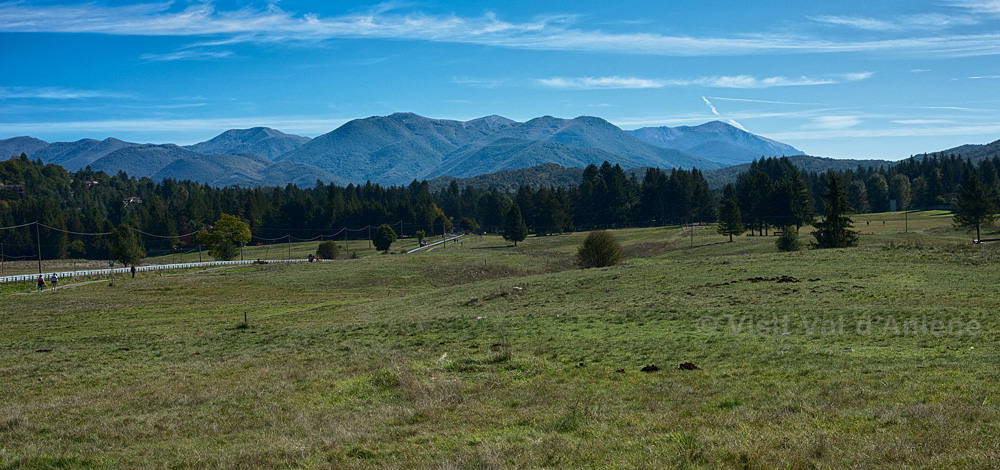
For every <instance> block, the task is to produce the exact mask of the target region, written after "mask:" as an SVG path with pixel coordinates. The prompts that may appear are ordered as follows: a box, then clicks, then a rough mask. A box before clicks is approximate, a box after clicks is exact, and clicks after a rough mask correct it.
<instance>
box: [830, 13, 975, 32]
mask: <svg viewBox="0 0 1000 470" xmlns="http://www.w3.org/2000/svg"><path fill="white" fill-rule="evenodd" d="M810 19H811V20H813V21H816V22H819V23H825V24H830V25H835V26H847V27H850V28H856V29H863V30H868V31H886V32H899V31H912V30H915V29H917V30H938V29H946V28H951V27H955V26H970V25H974V24H978V23H979V20H977V19H976V18H975V17H972V16H969V15H945V14H940V13H925V14H919V15H907V16H897V17H893V18H890V19H877V18H866V17H860V16H833V15H824V16H814V17H811V18H810Z"/></svg>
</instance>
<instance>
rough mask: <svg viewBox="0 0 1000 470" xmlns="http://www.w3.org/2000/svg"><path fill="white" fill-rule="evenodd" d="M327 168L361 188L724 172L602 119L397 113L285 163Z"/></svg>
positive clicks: (330, 137)
mask: <svg viewBox="0 0 1000 470" xmlns="http://www.w3.org/2000/svg"><path fill="white" fill-rule="evenodd" d="M279 160H283V161H296V162H301V163H306V164H310V165H314V166H317V167H319V168H323V169H325V170H328V171H330V172H332V173H335V174H337V175H339V176H342V177H344V178H345V179H347V180H349V181H353V182H357V183H361V182H364V181H369V180H370V181H377V182H379V183H382V184H405V183H407V182H409V181H412V180H414V179H418V180H419V179H425V178H433V177H437V176H454V177H469V176H475V175H478V174H482V173H488V172H491V171H500V170H516V169H520V168H526V167H530V166H532V165H537V164H540V163H557V164H560V165H586V164H589V163H601V162H603V161H604V160H608V161H613V162H615V163H620V164H622V165H623V166H629V167H637V166H659V167H675V166H679V167H692V166H697V167H699V168H718V167H719V166H720V165H719V164H717V163H714V162H711V161H708V160H705V159H702V158H699V157H696V156H693V155H689V154H686V153H684V152H680V151H677V150H672V149H664V148H660V147H656V146H654V145H651V144H648V143H646V142H643V141H641V140H639V139H638V138H636V137H634V136H632V135H630V134H628V133H626V132H625V131H623V130H621V129H620V128H618V127H617V126H614V125H613V124H611V123H609V122H607V121H605V120H603V119H600V118H596V117H586V116H584V117H578V118H575V119H560V118H554V117H551V116H544V117H540V118H536V119H532V120H530V121H527V122H524V123H518V122H515V121H512V120H510V119H506V118H503V117H500V116H487V117H484V118H479V119H473V120H471V121H465V122H462V121H451V120H442V119H431V118H426V117H423V116H418V115H416V114H413V113H396V114H392V115H389V116H375V117H370V118H365V119H356V120H353V121H350V122H348V123H347V124H344V125H343V126H341V127H339V128H337V129H335V130H334V131H332V132H330V133H327V134H324V135H322V136H319V137H317V138H315V139H313V140H312V141H310V142H309V143H307V144H305V145H303V146H302V147H300V148H298V149H296V150H293V151H291V152H289V153H286V154H284V155H282V156H281V157H279Z"/></svg>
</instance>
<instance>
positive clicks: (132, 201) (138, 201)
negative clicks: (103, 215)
mask: <svg viewBox="0 0 1000 470" xmlns="http://www.w3.org/2000/svg"><path fill="white" fill-rule="evenodd" d="M130 204H142V198H141V197H138V196H131V197H127V198H125V206H126V207H128V206H129V205H130Z"/></svg>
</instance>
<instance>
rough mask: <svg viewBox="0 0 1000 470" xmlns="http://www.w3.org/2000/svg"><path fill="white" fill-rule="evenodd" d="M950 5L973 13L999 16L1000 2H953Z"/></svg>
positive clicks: (976, 0)
mask: <svg viewBox="0 0 1000 470" xmlns="http://www.w3.org/2000/svg"><path fill="white" fill-rule="evenodd" d="M951 4H952V5H954V6H957V7H962V8H966V9H969V10H972V11H973V12H975V13H993V14H1000V0H954V1H952V2H951Z"/></svg>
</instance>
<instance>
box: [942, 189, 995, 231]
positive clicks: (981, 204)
mask: <svg viewBox="0 0 1000 470" xmlns="http://www.w3.org/2000/svg"><path fill="white" fill-rule="evenodd" d="M993 199H994V194H993V191H991V190H990V188H988V187H987V186H986V185H985V184H983V183H982V181H980V180H979V176H978V175H975V174H973V175H972V176H970V177H969V181H967V182H966V183H965V184H964V185H962V190H961V191H960V192H959V193H958V200H957V201H955V209H954V211H955V217H954V218H953V219H952V223H953V224H954V225H955V227H959V228H965V229H967V230H969V231H971V230H972V228H973V227H975V229H976V240H982V238H981V235H980V227H981V226H983V225H987V226H989V225H992V224H993V222H994V221H995V220H996V218H997V206H996V204H994V203H993Z"/></svg>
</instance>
